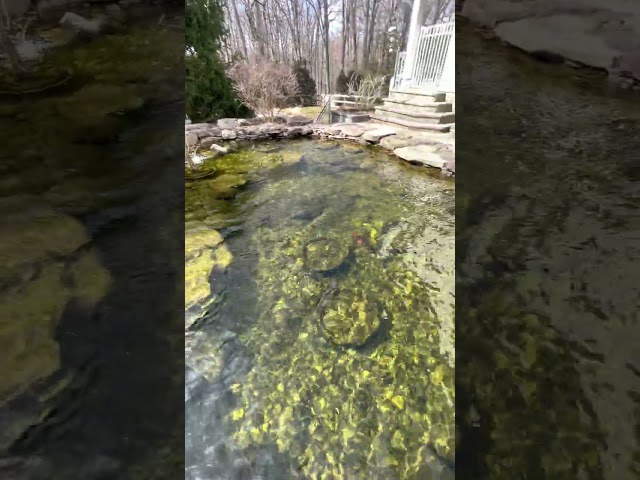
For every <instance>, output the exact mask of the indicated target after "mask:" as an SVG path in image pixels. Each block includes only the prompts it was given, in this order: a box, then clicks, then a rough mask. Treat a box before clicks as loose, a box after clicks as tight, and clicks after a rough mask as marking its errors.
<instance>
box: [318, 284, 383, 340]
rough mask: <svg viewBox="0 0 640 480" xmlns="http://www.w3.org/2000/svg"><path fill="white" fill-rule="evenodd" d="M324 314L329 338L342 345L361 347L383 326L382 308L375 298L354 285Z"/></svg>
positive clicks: (323, 321)
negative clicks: (381, 323) (354, 287)
mask: <svg viewBox="0 0 640 480" xmlns="http://www.w3.org/2000/svg"><path fill="white" fill-rule="evenodd" d="M321 315H322V316H321V319H320V323H321V325H322V328H323V331H324V333H325V335H326V336H327V338H328V340H329V341H331V342H332V343H334V344H336V345H340V346H354V347H361V346H363V345H364V344H365V343H366V342H367V340H369V339H370V338H371V337H372V336H373V335H374V334H375V333H376V332H377V331H378V329H379V328H380V317H381V312H380V311H379V308H378V305H377V303H376V302H375V300H374V299H373V298H371V297H370V296H368V295H366V294H364V293H363V292H359V291H352V290H350V289H349V290H342V291H341V292H340V293H339V294H338V295H337V296H336V297H335V298H333V299H332V300H331V301H330V302H329V303H328V305H326V306H325V308H324V309H323V312H322V313H321Z"/></svg>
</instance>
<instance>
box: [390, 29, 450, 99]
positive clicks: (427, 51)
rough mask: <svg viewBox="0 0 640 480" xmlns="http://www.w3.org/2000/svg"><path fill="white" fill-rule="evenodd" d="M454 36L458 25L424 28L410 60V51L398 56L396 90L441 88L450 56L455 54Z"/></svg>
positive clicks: (395, 78)
mask: <svg viewBox="0 0 640 480" xmlns="http://www.w3.org/2000/svg"><path fill="white" fill-rule="evenodd" d="M454 35H455V22H447V23H440V24H436V25H431V26H428V27H420V32H419V34H418V36H417V40H416V43H417V45H415V49H412V50H413V52H414V54H413V56H412V58H407V55H406V52H402V53H400V54H399V55H398V59H397V61H396V73H395V77H394V88H398V87H410V88H420V87H438V86H439V85H440V81H441V79H442V75H443V72H444V69H445V64H447V57H448V56H451V55H455V52H454V51H453V49H452V48H450V45H451V43H452V41H453V37H454ZM451 46H452V45H451ZM451 61H452V59H449V62H451Z"/></svg>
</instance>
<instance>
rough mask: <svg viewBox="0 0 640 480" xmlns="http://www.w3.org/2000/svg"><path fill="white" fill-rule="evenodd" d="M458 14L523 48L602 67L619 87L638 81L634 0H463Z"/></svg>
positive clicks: (639, 22)
mask: <svg viewBox="0 0 640 480" xmlns="http://www.w3.org/2000/svg"><path fill="white" fill-rule="evenodd" d="M461 14H462V16H464V17H467V18H469V19H470V20H472V21H473V22H475V23H479V24H482V25H485V26H487V27H490V28H492V29H493V31H494V32H495V34H496V35H497V36H498V37H499V38H501V39H502V40H504V41H505V42H507V43H509V44H511V45H513V46H516V47H518V48H521V49H523V50H525V51H527V52H530V53H538V52H544V53H547V54H551V55H554V56H558V57H560V58H563V59H566V60H570V61H572V62H576V63H579V64H584V65H586V66H589V67H595V68H601V69H604V70H607V71H608V72H609V74H610V77H611V78H612V79H613V80H615V81H616V82H618V83H621V85H623V86H637V85H638V83H639V82H638V80H640V9H638V2H637V1H636V0H580V1H578V0H466V1H465V3H464V6H463V7H462V11H461ZM630 79H635V80H636V81H633V80H630Z"/></svg>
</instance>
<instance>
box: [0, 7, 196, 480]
mask: <svg viewBox="0 0 640 480" xmlns="http://www.w3.org/2000/svg"><path fill="white" fill-rule="evenodd" d="M141 10H142V11H141V16H142V18H141V19H138V20H137V21H136V20H135V19H132V23H131V24H129V25H128V27H127V28H126V29H124V30H123V31H119V32H118V33H115V34H113V35H103V36H98V37H96V38H94V39H91V40H88V39H83V40H78V41H72V42H70V43H69V44H67V45H66V46H62V47H60V48H56V49H52V50H50V51H48V52H47V53H46V55H45V57H44V58H43V62H42V63H41V64H40V65H39V66H37V67H34V68H37V69H38V71H40V72H45V71H47V70H49V69H51V70H52V71H59V69H60V65H62V66H63V67H64V70H65V71H67V70H68V71H70V72H72V76H73V79H72V81H70V82H69V83H68V84H66V85H65V86H64V87H63V88H62V89H58V90H55V91H45V92H42V93H40V94H34V95H15V94H13V93H12V91H11V89H9V88H8V84H7V82H6V80H7V77H6V76H5V72H4V71H3V72H2V74H0V83H1V84H2V85H1V88H0V90H1V91H0V98H1V99H2V105H1V107H0V128H1V129H2V131H3V132H5V134H3V137H2V152H1V154H0V155H1V160H2V161H1V162H0V173H1V176H0V211H1V214H0V252H2V254H1V255H2V261H1V262H0V265H1V266H0V343H1V344H2V349H1V353H0V364H2V366H3V367H4V368H3V370H4V371H5V372H6V373H5V372H3V375H2V376H1V377H0V455H2V457H3V458H2V462H0V470H1V473H0V477H2V478H67V479H70V480H73V479H87V478H105V477H106V478H139V479H142V478H154V479H159V478H176V477H177V476H178V475H182V472H183V468H184V466H183V463H182V462H183V460H182V455H181V454H178V455H175V454H172V452H180V451H181V449H182V445H183V440H184V437H183V434H184V424H183V422H182V421H181V416H182V415H181V414H182V406H183V403H182V402H183V400H182V378H183V372H184V369H183V365H181V364H177V363H176V361H175V359H176V358H178V359H182V358H183V357H182V351H183V333H184V330H183V327H182V301H183V300H182V291H183V290H182V289H183V282H182V267H183V265H182V260H181V259H178V260H177V261H169V262H168V261H167V258H166V257H167V255H166V251H167V250H171V249H173V250H176V249H178V250H181V248H182V226H183V214H182V208H183V198H184V196H183V194H184V192H183V186H182V181H178V182H176V178H182V172H183V167H182V165H180V164H179V162H176V160H175V159H176V158H179V157H180V156H181V155H182V153H181V150H182V144H183V132H182V121H183V115H184V103H183V102H184V101H183V98H182V97H183V84H184V82H183V80H182V78H181V76H182V72H183V71H184V68H183V64H184V50H183V49H181V48H180V47H179V46H180V45H181V44H182V42H183V39H184V34H183V33H181V32H180V31H179V30H175V31H174V30H172V29H163V28H158V26H157V18H159V17H160V15H161V14H162V13H163V11H159V10H157V9H155V8H153V9H150V8H146V7H141ZM166 18H169V19H171V20H174V21H178V20H179V18H178V19H176V18H175V15H173V14H172V15H167V17H166ZM59 30H60V29H59V28H57V25H53V26H46V25H33V26H32V28H31V29H30V30H29V34H31V33H32V32H34V31H37V32H38V33H39V34H41V35H43V36H45V35H46V34H50V35H54V34H59V33H61V32H60V31H59ZM62 33H64V32H62ZM114 59H115V60H117V61H114ZM21 86H23V85H21ZM176 146H177V147H176ZM176 149H177V151H176ZM167 210H172V211H173V215H167V214H166V211H167ZM140 251H145V252H147V255H139V252H140ZM163 252H164V253H163ZM167 279H175V280H176V281H175V282H173V283H172V282H171V280H167ZM178 280H179V282H178ZM158 295H160V296H162V297H163V298H165V299H166V301H165V302H157V301H156V299H157V296H158ZM172 296H173V305H174V306H175V307H176V308H174V309H173V311H167V310H168V309H169V308H168V307H167V306H168V305H169V304H170V303H171V302H172V300H171V298H172ZM159 364H162V365H163V366H166V367H164V368H163V372H162V373H161V374H157V370H158V369H157V365H159ZM171 385H174V386H175V388H173V389H172V388H170V387H171ZM172 392H176V394H175V395H172ZM150 397H152V398H153V399H154V401H153V402H151V401H150V400H149V398H150ZM133 418H135V419H136V421H135V422H132V421H131V419H133ZM7 456H8V457H10V458H6V457H7Z"/></svg>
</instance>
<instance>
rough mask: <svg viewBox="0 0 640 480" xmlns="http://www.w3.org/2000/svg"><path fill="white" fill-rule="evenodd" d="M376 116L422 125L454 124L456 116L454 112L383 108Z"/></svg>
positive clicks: (377, 110)
mask: <svg viewBox="0 0 640 480" xmlns="http://www.w3.org/2000/svg"><path fill="white" fill-rule="evenodd" d="M376 115H384V116H386V117H391V118H397V119H400V120H406V121H408V122H422V123H454V122H455V119H456V114H455V113H452V112H418V111H415V110H402V109H397V108H391V107H387V106H381V107H377V108H376Z"/></svg>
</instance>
